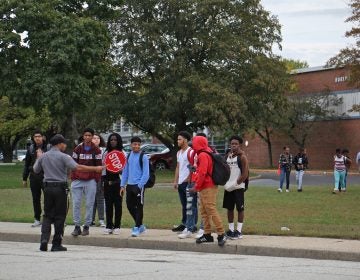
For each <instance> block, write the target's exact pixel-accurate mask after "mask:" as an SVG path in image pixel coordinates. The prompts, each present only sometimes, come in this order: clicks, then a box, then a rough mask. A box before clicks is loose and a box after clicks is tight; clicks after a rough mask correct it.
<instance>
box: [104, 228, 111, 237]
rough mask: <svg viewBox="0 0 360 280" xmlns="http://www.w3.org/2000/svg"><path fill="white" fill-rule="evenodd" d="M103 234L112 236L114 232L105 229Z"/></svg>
mask: <svg viewBox="0 0 360 280" xmlns="http://www.w3.org/2000/svg"><path fill="white" fill-rule="evenodd" d="M103 233H104V234H105V235H108V234H112V233H113V230H112V229H111V228H105V229H104V231H103Z"/></svg>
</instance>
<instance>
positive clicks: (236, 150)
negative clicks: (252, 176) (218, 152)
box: [223, 136, 249, 240]
mask: <svg viewBox="0 0 360 280" xmlns="http://www.w3.org/2000/svg"><path fill="white" fill-rule="evenodd" d="M242 143H243V139H242V138H241V137H240V136H232V137H231V138H230V151H229V152H228V153H227V154H226V162H227V164H228V165H229V167H230V179H229V181H228V182H227V183H226V184H225V186H224V199H223V208H225V209H227V217H228V223H229V230H228V231H227V232H226V236H227V237H228V238H230V239H233V240H234V239H239V238H242V236H243V235H242V227H243V223H244V211H245V190H246V188H247V185H248V184H249V163H248V159H247V157H246V155H245V152H244V151H243V150H242V149H241V145H242ZM235 206H236V210H237V213H238V220H237V229H236V230H235V224H234V209H235Z"/></svg>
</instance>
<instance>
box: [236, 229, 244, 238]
mask: <svg viewBox="0 0 360 280" xmlns="http://www.w3.org/2000/svg"><path fill="white" fill-rule="evenodd" d="M242 238H243V235H242V233H241V232H240V231H238V230H235V231H234V239H242Z"/></svg>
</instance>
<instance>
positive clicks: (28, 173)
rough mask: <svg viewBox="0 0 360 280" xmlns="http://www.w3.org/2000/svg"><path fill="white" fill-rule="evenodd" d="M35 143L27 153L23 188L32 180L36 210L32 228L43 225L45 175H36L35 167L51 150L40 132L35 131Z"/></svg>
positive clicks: (33, 139) (31, 186)
mask: <svg viewBox="0 0 360 280" xmlns="http://www.w3.org/2000/svg"><path fill="white" fill-rule="evenodd" d="M32 141H33V143H32V144H31V145H30V147H29V148H28V150H27V152H26V156H25V165H24V172H23V186H24V187H26V186H27V179H28V177H29V179H30V190H31V195H32V201H33V209H34V223H33V224H32V225H31V226H32V227H38V226H40V225H41V222H40V216H41V192H42V191H43V189H44V186H43V179H44V174H43V173H39V174H36V173H34V171H33V165H34V163H35V161H36V159H37V158H38V157H39V156H41V155H42V154H43V153H45V152H47V151H48V150H49V147H48V145H46V143H45V141H44V137H43V135H42V133H41V132H40V131H35V132H34V134H33V136H32Z"/></svg>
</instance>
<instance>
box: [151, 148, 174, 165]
mask: <svg viewBox="0 0 360 280" xmlns="http://www.w3.org/2000/svg"><path fill="white" fill-rule="evenodd" d="M149 159H150V162H151V164H152V165H153V166H154V167H155V168H156V169H157V170H164V169H169V168H170V167H171V165H172V162H173V158H172V155H171V152H170V150H169V149H168V148H167V149H165V150H164V151H162V152H161V153H156V154H151V155H149Z"/></svg>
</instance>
